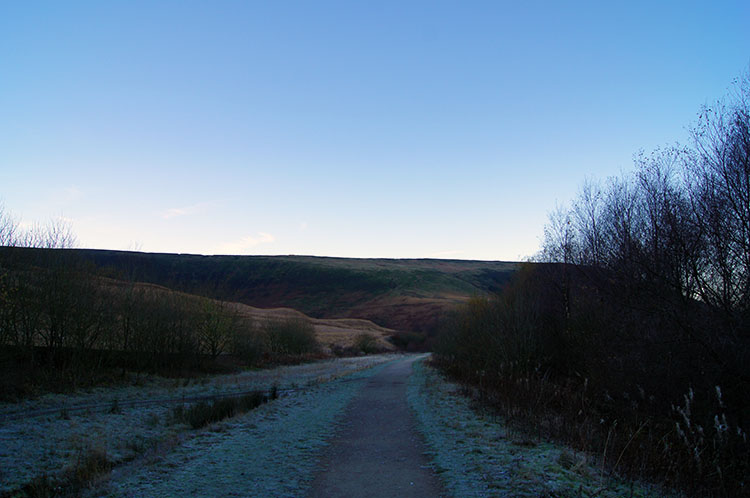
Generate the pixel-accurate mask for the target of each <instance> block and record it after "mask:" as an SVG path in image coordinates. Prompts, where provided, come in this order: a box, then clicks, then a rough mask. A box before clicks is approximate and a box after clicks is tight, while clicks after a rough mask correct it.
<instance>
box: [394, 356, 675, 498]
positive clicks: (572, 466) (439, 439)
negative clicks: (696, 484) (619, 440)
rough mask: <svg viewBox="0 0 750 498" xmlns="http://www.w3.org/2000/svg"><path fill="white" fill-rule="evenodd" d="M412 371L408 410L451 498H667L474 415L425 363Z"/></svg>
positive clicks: (588, 460)
mask: <svg viewBox="0 0 750 498" xmlns="http://www.w3.org/2000/svg"><path fill="white" fill-rule="evenodd" d="M413 369H414V371H413V374H412V375H411V377H410V378H409V385H408V399H409V404H410V406H411V408H412V410H414V412H415V414H416V416H417V421H418V425H419V429H420V431H421V432H422V434H423V435H424V437H425V440H426V441H427V444H428V446H429V447H430V450H431V452H432V454H431V455H430V456H431V460H432V465H433V468H434V470H435V472H437V473H438V475H440V477H441V478H442V480H443V482H444V484H445V487H446V489H448V490H449V491H450V493H451V494H452V495H454V496H460V497H466V496H519V497H522V496H529V497H532V496H533V497H538V496H557V497H563V496H571V497H572V496H597V497H605V498H607V497H608V498H617V497H622V496H632V497H646V496H661V495H660V494H659V493H657V492H656V491H654V490H649V489H647V488H646V487H645V486H642V485H636V484H633V486H632V488H631V484H630V483H626V482H623V481H620V480H617V479H615V478H612V477H606V476H603V475H602V474H601V473H600V472H599V471H598V469H596V468H595V467H594V466H593V465H592V464H591V462H593V461H594V459H592V458H590V457H587V456H586V455H583V454H581V453H577V454H574V453H573V452H572V450H568V449H565V448H564V447H562V446H558V445H553V444H549V443H534V442H530V441H529V439H528V438H525V437H523V435H521V434H508V431H507V429H506V428H505V426H504V425H503V424H502V423H500V421H499V420H498V419H497V417H494V416H490V415H483V414H481V413H477V411H475V410H473V409H472V408H471V406H470V404H469V400H468V399H467V398H466V397H464V396H462V395H461V394H460V393H459V388H458V386H457V385H455V384H452V383H450V382H447V381H446V380H445V379H443V378H442V377H441V376H440V374H439V373H437V372H436V371H435V370H434V369H433V368H431V367H429V366H426V365H425V364H424V361H419V362H415V363H414V364H413ZM563 452H565V455H564V456H562V457H561V455H562V454H563Z"/></svg>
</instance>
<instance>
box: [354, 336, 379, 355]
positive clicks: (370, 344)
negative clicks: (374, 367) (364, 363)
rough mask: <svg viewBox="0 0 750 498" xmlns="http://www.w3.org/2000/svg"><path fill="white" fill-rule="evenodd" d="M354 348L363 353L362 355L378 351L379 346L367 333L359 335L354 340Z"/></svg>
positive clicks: (375, 339) (373, 337) (374, 338)
mask: <svg viewBox="0 0 750 498" xmlns="http://www.w3.org/2000/svg"><path fill="white" fill-rule="evenodd" d="M354 348H355V349H357V350H359V351H361V352H363V353H364V354H373V353H377V352H378V351H380V346H378V339H377V338H376V337H375V336H374V335H372V334H367V333H362V334H359V335H358V336H357V337H356V338H355V339H354Z"/></svg>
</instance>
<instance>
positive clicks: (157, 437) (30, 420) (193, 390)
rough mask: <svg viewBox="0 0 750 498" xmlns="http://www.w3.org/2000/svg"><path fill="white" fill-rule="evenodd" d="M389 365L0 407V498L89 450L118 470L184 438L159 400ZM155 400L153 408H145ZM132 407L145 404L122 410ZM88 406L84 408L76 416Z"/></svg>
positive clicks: (367, 361)
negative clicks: (159, 446)
mask: <svg viewBox="0 0 750 498" xmlns="http://www.w3.org/2000/svg"><path fill="white" fill-rule="evenodd" d="M392 358H393V356H392V355H391V356H389V355H376V356H366V357H359V358H343V359H337V360H329V361H321V362H316V363H309V364H304V365H295V366H288V367H280V368H275V369H269V370H257V371H247V372H242V373H239V374H230V375H220V376H214V377H208V378H203V379H198V380H193V381H190V380H176V379H164V378H149V379H146V380H143V379H139V382H138V384H137V385H132V386H123V387H115V388H96V389H92V390H89V391H86V392H78V393H74V394H67V395H61V394H49V395H45V396H42V397H40V398H37V399H34V400H26V401H23V402H20V403H0V494H2V493H5V492H9V491H12V490H15V489H18V488H20V487H22V486H24V485H25V484H27V483H29V482H30V481H31V480H33V479H34V478H36V477H39V476H45V475H46V476H49V477H52V478H55V477H59V476H61V475H62V474H63V472H64V471H65V470H66V469H67V468H69V467H70V466H72V465H73V464H74V463H75V461H76V459H77V458H78V457H79V456H80V455H82V454H85V452H87V451H89V450H91V449H96V450H104V451H106V455H107V458H108V459H109V460H110V461H111V462H113V463H115V464H119V463H122V462H124V461H127V460H130V459H132V458H135V457H136V456H137V455H139V454H142V453H143V452H144V451H145V450H147V449H149V448H151V447H153V446H154V445H156V444H157V443H159V442H162V441H166V440H170V439H173V438H175V437H176V436H177V435H179V434H180V433H184V432H185V431H186V430H187V428H186V426H183V425H171V424H169V417H170V414H171V410H172V407H173V406H174V403H172V402H169V401H163V402H160V401H158V400H170V399H181V398H192V397H199V396H213V395H222V394H230V393H239V392H245V391H249V390H254V389H258V390H267V389H269V388H270V387H271V386H273V385H276V386H277V387H278V388H279V389H288V388H294V387H309V386H316V385H319V384H324V383H326V382H328V381H331V380H335V379H338V378H339V377H342V376H345V375H350V374H352V373H353V372H358V371H361V370H363V369H367V368H369V367H372V366H374V365H377V364H381V363H384V362H386V361H388V360H391V359H392ZM337 384H338V383H337ZM344 384H346V383H342V385H344ZM353 384H356V383H353ZM304 396H307V393H302V394H296V395H295V396H294V397H290V398H288V399H280V400H277V401H275V402H273V403H271V404H269V405H266V406H265V407H262V408H261V409H259V410H260V411H259V413H266V412H268V411H269V410H271V408H270V407H271V406H277V405H278V406H284V404H285V403H294V399H297V398H300V397H304ZM154 400H156V401H157V402H156V403H151V401H154ZM132 401H146V402H149V404H147V405H142V406H127V403H129V402H132ZM86 406H88V407H90V408H87V409H83V410H78V409H76V407H86ZM118 406H119V408H118V409H116V410H114V412H115V413H110V411H112V410H111V408H113V407H118ZM40 412H45V413H46V414H43V415H40V414H39V413H40Z"/></svg>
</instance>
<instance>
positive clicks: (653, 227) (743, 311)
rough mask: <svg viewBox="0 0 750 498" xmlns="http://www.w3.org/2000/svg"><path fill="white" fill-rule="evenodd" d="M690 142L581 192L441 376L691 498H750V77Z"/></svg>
mask: <svg viewBox="0 0 750 498" xmlns="http://www.w3.org/2000/svg"><path fill="white" fill-rule="evenodd" d="M692 131H693V143H692V145H691V146H690V147H673V148H669V149H666V150H658V151H656V152H654V153H653V154H651V155H641V156H640V157H639V158H638V160H637V168H636V171H635V172H634V173H633V174H630V175H626V176H623V177H621V178H614V179H610V180H608V181H606V182H603V183H597V182H593V181H589V182H587V183H585V184H584V186H583V187H582V189H581V191H580V194H579V196H578V198H577V199H575V201H574V202H573V203H572V205H571V207H569V208H561V209H558V210H557V211H556V212H555V213H553V215H552V216H551V217H550V222H549V224H548V226H547V227H546V229H545V241H544V246H543V248H542V251H541V255H540V258H539V259H540V260H541V261H542V263H535V264H528V265H526V266H525V267H524V268H523V269H522V270H521V271H519V272H518V273H517V274H516V275H515V277H514V278H513V279H512V281H511V283H510V284H509V285H508V286H507V287H506V288H505V289H504V290H503V291H502V292H501V293H498V294H497V295H495V296H494V297H489V298H482V297H480V298H475V299H473V300H472V301H471V302H469V303H468V304H467V305H466V306H464V307H463V309H462V310H461V311H460V312H458V313H457V314H456V315H455V316H454V317H453V318H452V319H451V321H450V322H449V323H447V324H446V325H445V327H444V331H443V333H442V334H441V335H440V340H439V343H438V344H437V346H436V361H437V364H438V365H439V366H440V367H441V368H442V369H443V371H445V372H447V373H448V374H450V375H451V376H452V377H454V378H456V379H459V380H461V381H463V382H464V383H465V384H466V385H468V386H471V390H472V391H473V392H474V393H475V395H476V396H477V397H478V398H480V399H481V400H483V401H484V402H485V403H487V404H489V405H492V406H493V407H495V408H496V409H498V410H499V413H501V414H502V415H503V416H504V418H505V419H507V421H508V422H509V423H511V424H515V425H516V426H523V427H525V428H526V429H527V430H529V431H532V432H533V433H536V434H538V435H539V436H542V437H553V438H556V439H558V440H562V441H564V442H566V443H569V444H570V445H572V446H573V447H575V448H578V449H582V450H586V451H588V452H592V453H594V454H598V455H600V458H601V461H602V465H606V466H607V467H608V468H609V469H610V470H611V471H613V472H617V473H622V474H626V475H628V476H631V477H642V478H646V479H650V480H655V481H657V482H660V483H662V484H663V486H664V489H665V490H667V489H678V490H682V491H685V492H687V493H689V494H690V495H692V496H750V483H749V482H748V481H747V476H748V475H750V444H749V443H748V434H747V430H748V427H750V398H748V393H750V74H745V75H744V76H743V77H742V78H741V79H740V80H738V81H737V82H736V84H735V86H734V90H733V93H731V94H730V95H729V97H727V99H726V100H724V101H720V102H717V103H716V104H715V105H713V106H710V107H708V106H707V107H704V108H703V109H702V110H701V113H700V117H699V120H698V122H697V124H696V125H695V126H694V128H693V130H692Z"/></svg>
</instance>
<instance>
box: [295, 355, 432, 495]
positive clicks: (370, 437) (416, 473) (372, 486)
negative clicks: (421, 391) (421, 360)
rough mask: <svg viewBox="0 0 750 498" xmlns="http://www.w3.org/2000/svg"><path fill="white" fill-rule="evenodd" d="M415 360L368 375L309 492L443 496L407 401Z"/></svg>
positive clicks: (313, 493)
mask: <svg viewBox="0 0 750 498" xmlns="http://www.w3.org/2000/svg"><path fill="white" fill-rule="evenodd" d="M416 359H417V358H415V357H410V358H405V359H404V360H401V361H397V362H395V363H393V364H391V365H388V366H387V367H385V368H384V369H383V370H382V371H381V372H379V373H378V374H377V375H375V376H373V377H371V378H370V379H369V380H368V382H367V384H366V385H365V386H364V387H363V388H362V390H361V391H360V392H359V394H358V395H357V397H355V398H354V399H353V400H352V402H351V403H350V405H349V407H348V408H347V411H346V415H345V419H344V421H343V423H342V426H341V428H340V429H339V430H338V432H337V434H336V436H335V437H334V439H333V440H332V442H331V445H330V446H329V447H328V449H327V450H326V452H325V454H324V455H323V458H322V460H321V462H320V470H319V471H318V473H317V475H316V477H315V479H314V481H313V483H312V487H311V490H310V493H309V496H311V497H314V498H318V497H320V498H322V497H379V496H413V497H434V496H439V495H441V494H443V493H442V490H441V487H440V482H439V480H438V478H437V477H436V476H435V475H434V474H433V473H432V471H431V470H430V467H429V463H428V460H427V457H426V456H425V451H426V447H425V445H424V443H423V442H422V440H421V437H420V436H419V434H418V432H417V430H416V428H415V425H414V420H413V416H412V413H411V411H410V410H409V407H408V405H407V401H406V384H407V379H408V377H409V375H410V374H411V366H412V363H413V362H414V361H415V360H416Z"/></svg>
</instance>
